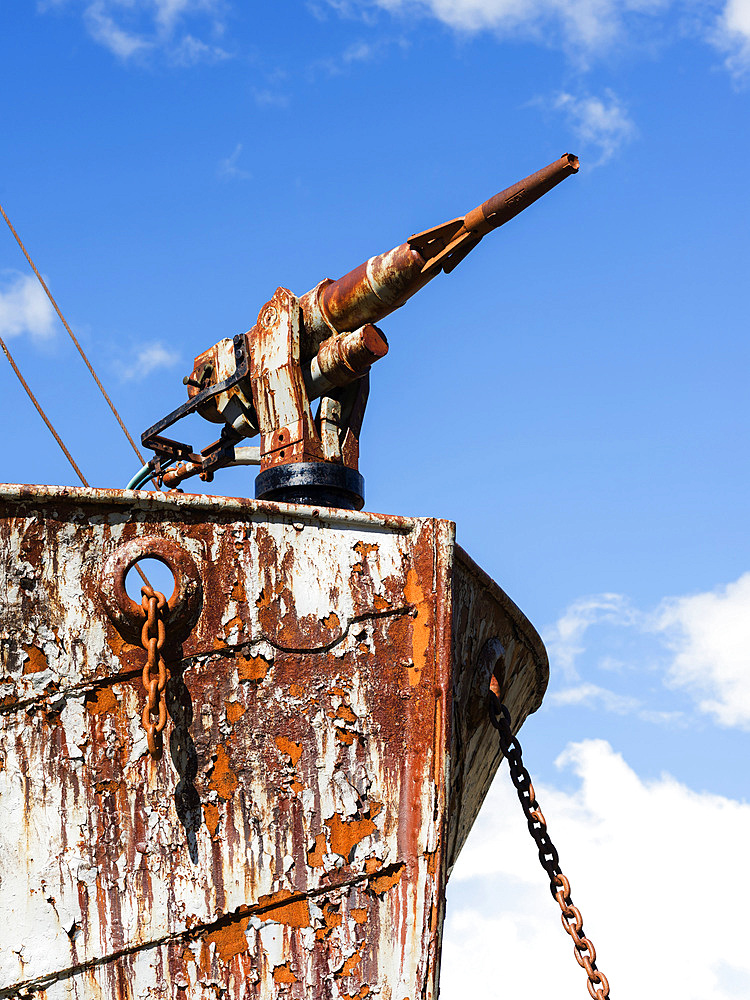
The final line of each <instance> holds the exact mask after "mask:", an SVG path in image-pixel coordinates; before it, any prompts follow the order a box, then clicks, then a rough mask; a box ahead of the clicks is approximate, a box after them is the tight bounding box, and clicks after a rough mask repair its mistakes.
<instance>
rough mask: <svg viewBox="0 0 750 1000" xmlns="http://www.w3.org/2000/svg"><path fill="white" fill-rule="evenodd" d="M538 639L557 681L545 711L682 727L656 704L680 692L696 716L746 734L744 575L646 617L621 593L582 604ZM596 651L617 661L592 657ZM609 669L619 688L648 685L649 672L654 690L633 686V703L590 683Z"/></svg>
mask: <svg viewBox="0 0 750 1000" xmlns="http://www.w3.org/2000/svg"><path fill="white" fill-rule="evenodd" d="M596 629H598V630H601V629H605V631H604V641H602V635H601V634H600V635H598V636H596V637H594V636H592V635H591V634H590V633H591V632H592V630H596ZM544 640H545V643H546V645H547V649H548V652H549V656H550V663H551V666H552V670H553V675H557V676H559V677H561V678H562V679H563V681H564V683H563V685H562V686H558V687H557V688H555V687H553V689H552V690H551V691H550V693H549V695H548V697H547V704H549V705H551V706H556V707H563V706H567V707H570V706H578V705H580V706H582V707H587V708H597V709H601V710H603V711H606V712H614V713H616V714H619V715H623V714H630V713H632V714H634V715H636V716H637V717H638V718H640V719H642V720H643V721H646V722H653V723H658V724H674V723H680V724H681V723H682V722H683V721H684V713H683V712H682V711H681V710H674V709H672V708H671V707H667V708H665V707H664V704H663V696H664V693H665V691H666V689H669V688H671V689H675V690H680V691H683V692H684V693H685V694H687V695H688V696H689V698H690V699H691V700H692V702H693V705H694V707H695V709H696V710H697V711H698V712H700V713H702V714H704V715H708V716H711V717H712V718H713V719H714V721H715V722H717V723H718V724H719V725H721V726H726V727H737V728H740V729H750V573H745V574H744V575H743V576H741V577H740V578H739V579H738V580H736V581H734V582H733V583H729V584H727V585H726V586H725V587H720V588H718V589H717V590H715V591H708V592H704V593H698V594H691V595H687V596H680V597H670V598H666V599H665V600H663V601H661V602H660V603H659V604H658V605H656V606H655V607H654V608H652V609H650V610H648V611H640V610H639V609H637V608H635V607H634V606H633V604H632V603H631V602H630V601H629V600H628V599H627V598H626V597H624V596H623V595H621V594H598V595H594V596H591V597H585V598H581V599H580V600H578V601H575V602H573V604H571V605H570V607H569V608H567V609H566V610H565V612H564V613H563V614H562V615H561V617H560V618H559V619H558V621H557V622H555V623H554V625H552V626H550V627H548V628H546V629H545V630H544ZM603 647H604V648H606V647H609V649H610V650H612V649H615V650H617V651H618V653H619V655H618V656H617V658H616V659H613V657H612V655H611V654H608V655H606V656H604V657H601V658H599V659H597V658H596V656H595V655H592V652H595V651H596V650H597V649H599V650H601V649H602V648H603ZM623 648H624V650H625V655H622V653H623ZM613 663H614V664H615V666H616V671H617V676H618V678H619V680H620V682H621V681H622V680H623V679H624V678H625V677H626V676H627V675H628V674H630V675H631V676H632V675H633V674H636V673H640V674H641V675H642V676H644V677H645V676H649V677H651V678H652V679H653V676H654V675H655V674H656V676H660V677H661V680H662V686H661V688H660V689H657V690H656V691H654V690H647V689H651V687H652V684H651V682H649V684H648V685H646V684H644V685H640V686H639V694H640V693H641V692H643V693H642V694H641V696H640V697H638V698H635V697H632V696H631V695H629V694H623V693H621V692H617V691H613V690H611V689H610V688H609V687H606V686H603V685H599V684H597V683H596V682H595V680H594V679H593V678H594V677H595V676H596V675H597V673H599V672H606V673H607V674H608V676H609V677H612V676H613V671H612V665H613ZM659 690H660V691H661V695H660V694H659ZM654 699H658V700H657V702H656V703H654V702H653V700H654Z"/></svg>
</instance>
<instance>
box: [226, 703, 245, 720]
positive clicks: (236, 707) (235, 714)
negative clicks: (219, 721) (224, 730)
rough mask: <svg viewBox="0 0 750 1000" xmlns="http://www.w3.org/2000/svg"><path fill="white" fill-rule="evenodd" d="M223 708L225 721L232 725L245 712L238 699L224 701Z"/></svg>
mask: <svg viewBox="0 0 750 1000" xmlns="http://www.w3.org/2000/svg"><path fill="white" fill-rule="evenodd" d="M224 708H225V709H226V713H227V722H228V723H229V725H230V726H233V725H234V724H235V722H236V721H237V720H238V719H241V718H242V716H243V715H244V714H245V706H244V705H243V704H241V703H240V702H239V701H225V702H224Z"/></svg>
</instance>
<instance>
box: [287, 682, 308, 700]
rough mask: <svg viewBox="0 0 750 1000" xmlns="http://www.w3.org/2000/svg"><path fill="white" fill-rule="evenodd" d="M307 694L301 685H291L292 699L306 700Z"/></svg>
mask: <svg viewBox="0 0 750 1000" xmlns="http://www.w3.org/2000/svg"><path fill="white" fill-rule="evenodd" d="M305 693H306V692H305V689H304V688H303V687H300V685H299V684H290V685H289V694H290V696H291V697H292V698H304V697H305Z"/></svg>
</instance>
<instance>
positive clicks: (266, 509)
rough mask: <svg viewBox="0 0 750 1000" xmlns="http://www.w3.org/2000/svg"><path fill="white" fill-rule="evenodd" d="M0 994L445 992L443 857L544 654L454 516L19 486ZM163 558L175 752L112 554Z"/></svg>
mask: <svg viewBox="0 0 750 1000" xmlns="http://www.w3.org/2000/svg"><path fill="white" fill-rule="evenodd" d="M0 513H1V514H2V519H1V521H0V575H2V576H3V577H4V593H5V595H6V597H5V603H4V606H3V608H2V618H1V620H0V642H1V644H2V662H1V664H0V915H1V917H2V921H3V926H2V932H1V933H0V941H1V943H0V997H16V996H19V997H20V996H26V995H31V994H33V995H34V996H38V997H43V998H46V1000H58V998H63V997H65V998H90V997H101V998H107V1000H110V998H112V1000H114V998H118V1000H119V998H133V1000H135V998H138V1000H140V998H146V997H148V998H157V997H158V998H190V1000H198V998H200V1000H203V998H209V997H210V998H215V997H226V998H231V1000H250V998H252V1000H260V998H263V1000H270V998H277V997H278V998H281V997H290V998H295V1000H296V998H306V1000H307V998H309V1000H313V998H314V1000H324V998H331V1000H333V998H345V997H346V998H350V1000H353V998H355V997H356V998H359V1000H363V998H365V997H379V998H382V1000H412V998H417V997H419V998H422V1000H430V998H431V997H433V996H434V995H435V994H436V992H437V985H436V984H437V977H438V969H439V958H440V935H441V929H442V921H443V901H444V889H445V882H446V879H447V876H448V873H449V871H450V868H451V866H452V864H453V862H454V861H455V858H456V856H457V854H458V852H459V850H460V848H461V845H462V843H463V841H464V839H465V837H466V834H467V833H468V830H469V829H470V827H471V825H472V823H473V821H474V818H475V816H476V813H477V811H478V809H479V806H480V805H481V802H482V799H483V798H484V795H485V794H486V791H487V789H488V787H489V784H490V782H491V780H492V777H493V775H494V772H495V770H496V768H497V766H498V764H499V760H500V753H499V750H498V748H497V742H496V739H495V738H494V733H493V732H492V730H491V727H490V725H489V722H488V719H487V715H486V695H487V691H488V688H489V684H490V680H491V677H492V674H493V671H494V672H495V676H496V677H497V679H498V682H499V685H500V689H501V692H502V694H503V697H504V700H505V702H506V704H508V706H509V708H510V710H511V714H512V717H513V720H514V727H517V726H519V725H520V724H521V722H522V721H523V720H524V719H525V717H526V716H527V714H528V713H529V712H532V711H534V710H535V709H536V708H537V707H538V705H539V703H540V701H541V697H542V694H543V691H544V688H545V686H546V681H547V661H546V655H545V653H544V649H543V646H542V644H541V641H540V640H539V638H538V636H537V634H536V632H535V631H534V629H533V628H532V627H531V625H530V624H529V622H528V621H527V620H526V618H525V617H524V616H523V615H522V614H521V612H520V611H519V610H518V609H517V608H516V607H515V605H514V604H513V603H512V602H511V601H510V600H509V598H507V597H506V596H505V594H504V593H503V592H502V591H501V590H500V588H499V587H497V586H496V585H495V584H494V583H492V581H491V580H489V578H488V577H486V576H485V575H484V574H483V573H482V571H481V570H479V569H478V568H477V567H476V566H475V565H474V564H473V563H472V562H471V560H470V559H469V558H468V557H467V556H466V555H465V554H464V553H463V552H462V551H461V549H460V548H458V547H457V546H456V545H455V542H454V532H453V525H452V524H450V523H449V522H445V521H438V520H433V519H410V518H398V517H385V516H381V515H375V514H355V513H348V512H336V511H331V510H326V509H321V510H316V509H314V508H305V507H295V506H286V505H274V504H267V503H258V502H252V501H240V500H226V499H223V498H214V497H202V496H191V495H185V496H169V497H156V496H154V495H148V496H147V495H144V494H135V493H132V492H131V493H128V492H124V491H104V490H84V489H62V488H53V487H4V488H2V491H1V492H0ZM150 554H155V555H157V556H160V557H162V558H166V559H167V560H168V561H171V562H172V564H173V568H175V570H176V575H177V576H178V584H179V587H178V590H179V591H180V592H179V595H178V596H179V597H181V603H179V602H178V604H179V606H178V607H177V608H176V609H175V610H174V612H173V613H172V614H171V615H170V618H169V620H168V623H167V630H168V632H169V633H170V634H171V635H172V636H173V637H174V639H175V645H174V646H173V649H172V651H171V656H170V664H169V666H170V671H171V679H170V681H169V684H168V686H167V691H166V695H167V707H168V710H169V716H170V721H169V723H168V726H167V730H166V731H165V736H166V737H167V738H166V740H165V752H164V755H163V757H162V758H161V759H160V760H158V761H154V760H152V759H151V757H150V756H149V755H148V753H147V748H146V739H145V735H144V733H143V731H142V728H141V722H140V716H141V711H142V708H143V703H144V697H145V695H144V691H143V688H142V685H141V671H142V666H143V663H144V659H145V653H144V651H143V649H142V648H140V646H139V644H138V633H139V620H138V619H137V616H135V615H134V614H133V610H132V608H130V607H129V605H128V601H127V599H126V598H124V597H123V593H122V590H121V589H120V588H119V585H118V580H119V579H120V577H121V576H122V575H123V573H124V568H125V567H126V566H127V564H128V562H129V561H130V560H132V558H134V557H135V556H136V555H138V556H147V555H150Z"/></svg>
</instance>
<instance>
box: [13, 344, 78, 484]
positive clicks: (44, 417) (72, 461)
mask: <svg viewBox="0 0 750 1000" xmlns="http://www.w3.org/2000/svg"><path fill="white" fill-rule="evenodd" d="M0 347H1V348H2V349H3V353H4V354H5V357H6V358H7V359H8V361H9V362H10V367H11V368H12V369H13V371H14V372H15V373H16V377H17V378H18V381H19V382H20V383H21V385H22V386H23V387H24V389H25V390H26V395H27V396H28V397H29V399H30V400H31V402H32V403H33V404H34V406H35V407H36V408H37V412H38V414H39V416H40V417H41V418H42V420H43V421H44V422H45V424H46V425H47V427H48V428H49V431H50V433H51V434H52V436H53V437H54V439H55V441H57V443H58V444H59V445H60V447H61V448H62V451H63V454H64V455H65V457H66V458H67V460H68V461H69V462H70V464H71V465H72V466H73V468H74V469H75V470H76V474H77V476H78V478H79V479H80V480H81V482H82V483H83V485H84V486H88V485H89V484H88V481H87V479H86V477H85V476H84V474H83V473H82V472H81V470H80V469H79V468H78V466H77V465H76V462H75V459H74V458H73V456H72V455H71V454H70V452H69V451H68V449H67V448H66V447H65V445H64V444H63V440H62V438H61V437H60V435H59V434H58V433H57V431H56V430H55V428H54V427H53V426H52V423H51V421H50V420H49V418H48V417H47V414H46V413H45V412H44V410H43V409H42V408H41V406H40V405H39V402H38V400H37V398H36V396H35V395H34V393H33V392H32V391H31V389H30V388H29V386H28V383H27V382H26V379H25V378H24V377H23V375H22V374H21V372H20V371H19V370H18V365H17V364H16V363H15V361H14V360H13V355H12V354H11V353H10V351H9V350H8V345H7V344H6V343H5V341H4V340H3V338H2V337H0Z"/></svg>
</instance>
